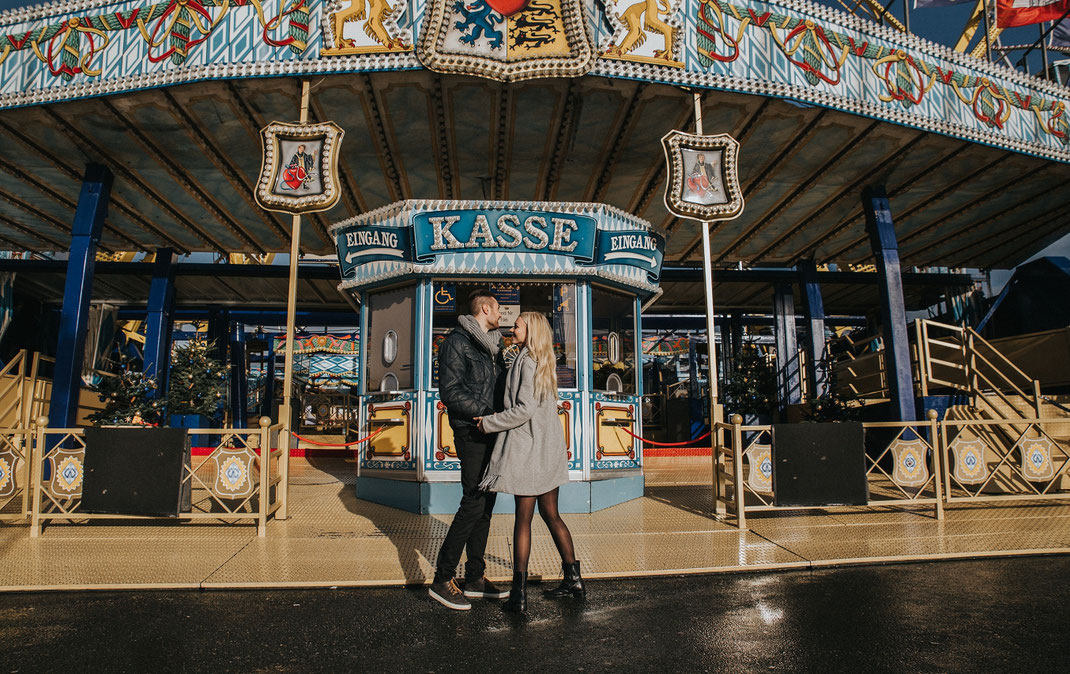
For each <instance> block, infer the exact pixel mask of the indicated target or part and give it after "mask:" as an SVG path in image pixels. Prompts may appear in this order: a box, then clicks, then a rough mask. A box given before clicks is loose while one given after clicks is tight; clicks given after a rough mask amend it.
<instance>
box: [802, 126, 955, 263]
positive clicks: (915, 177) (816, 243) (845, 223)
mask: <svg viewBox="0 0 1070 674" xmlns="http://www.w3.org/2000/svg"><path fill="white" fill-rule="evenodd" d="M971 146H972V144H971V143H968V142H962V143H959V145H958V146H957V147H956V148H955V149H954V150H952V151H951V152H949V153H947V154H945V155H943V156H942V157H940V158H938V159H937V160H936V161H934V162H933V163H931V164H929V165H928V166H926V167H925V168H924V169H923V170H921V171H918V172H917V173H914V174H912V175H911V176H910V177H909V178H907V180H906V181H904V182H902V183H900V184H899V185H897V186H895V187H894V188H891V191H889V192H888V196H889V197H893V196H895V195H897V194H901V193H903V192H904V191H906V190H908V189H910V187H911V186H912V185H914V184H915V183H917V182H919V181H920V180H922V179H924V178H926V177H928V176H929V175H930V174H931V173H932V172H933V171H936V170H937V169H939V168H940V167H942V166H943V165H944V164H946V163H947V162H949V161H951V160H952V159H954V158H955V157H957V156H959V155H960V154H962V153H963V152H965V151H966V150H967V149H968V148H970V147H971ZM894 215H895V214H894V213H893V216H894ZM864 217H865V215H864V214H863V213H862V205H861V202H860V203H859V205H858V208H857V210H855V211H854V212H852V213H851V214H850V215H848V216H847V217H846V218H843V219H841V220H840V221H839V222H837V223H836V224H835V225H833V226H832V227H830V228H829V229H827V230H825V231H824V232H822V233H821V234H820V235H818V236H817V238H815V239H814V240H813V241H811V242H810V243H809V244H807V246H806V248H805V250H803V252H802V254H801V255H800V256H799V258H800V259H803V258H810V257H813V256H814V255H815V254H816V252H817V249H818V248H820V247H821V245H822V244H823V243H825V242H826V241H828V240H829V239H831V238H832V237H834V236H836V235H837V234H839V233H840V232H842V231H844V229H846V228H849V227H851V226H852V225H853V224H854V223H855V222H858V221H859V220H862V219H864ZM896 217H898V216H896ZM862 238H863V239H864V237H862ZM833 259H835V258H834V256H832V255H826V256H825V257H824V258H823V261H827V260H833ZM819 262H820V261H819Z"/></svg>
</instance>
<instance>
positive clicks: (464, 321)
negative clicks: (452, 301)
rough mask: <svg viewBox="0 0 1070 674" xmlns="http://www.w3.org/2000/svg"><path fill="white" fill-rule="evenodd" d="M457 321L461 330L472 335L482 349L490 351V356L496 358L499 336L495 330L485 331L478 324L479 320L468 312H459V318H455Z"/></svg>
mask: <svg viewBox="0 0 1070 674" xmlns="http://www.w3.org/2000/svg"><path fill="white" fill-rule="evenodd" d="M457 323H458V324H459V325H460V327H461V329H462V330H464V331H465V332H467V333H468V334H470V335H472V337H473V338H475V340H476V341H477V342H479V343H480V344H481V345H482V346H483V348H484V349H486V350H487V351H488V352H490V356H491V358H496V357H497V356H498V343H499V342H500V340H501V336H500V334H499V332H498V331H497V330H491V331H490V332H487V331H486V330H484V329H483V326H482V325H480V324H479V321H477V320H476V319H474V318H472V317H471V316H469V315H468V314H461V316H460V318H458V319H457Z"/></svg>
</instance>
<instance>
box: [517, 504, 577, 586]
mask: <svg viewBox="0 0 1070 674" xmlns="http://www.w3.org/2000/svg"><path fill="white" fill-rule="evenodd" d="M513 498H514V499H516V519H515V520H514V523H513V571H514V572H523V571H527V570H528V557H529V556H531V520H532V518H533V517H534V516H535V503H536V501H537V502H538V504H539V514H540V515H542V521H543V522H546V528H547V529H549V530H550V535H551V536H553V538H554V545H556V546H557V552H558V553H559V554H560V555H561V561H562V562H564V563H565V564H571V563H573V562H575V561H576V551H575V549H574V548H573V547H572V534H570V533H569V532H568V527H567V526H565V521H564V520H563V519H561V515H560V513H558V512H557V489H554V490H553V491H548V492H546V493H545V494H543V495H541V496H514V497H513Z"/></svg>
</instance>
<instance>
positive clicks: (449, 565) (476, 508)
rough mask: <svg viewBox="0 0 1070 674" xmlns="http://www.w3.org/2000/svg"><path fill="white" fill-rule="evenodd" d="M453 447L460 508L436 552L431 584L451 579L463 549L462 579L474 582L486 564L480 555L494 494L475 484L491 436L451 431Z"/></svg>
mask: <svg viewBox="0 0 1070 674" xmlns="http://www.w3.org/2000/svg"><path fill="white" fill-rule="evenodd" d="M453 439H454V442H456V443H457V457H458V458H460V460H461V489H462V494H461V505H460V507H459V508H457V515H456V516H455V517H454V518H453V524H451V525H450V530H449V531H448V532H446V540H444V541H443V542H442V549H441V550H439V551H438V561H437V562H436V563H435V582H436V583H441V582H444V581H448V580H449V579H451V578H453V576H454V574H455V573H456V571H457V564H458V563H459V562H460V561H461V551H462V550H465V549H467V551H468V561H467V562H466V563H465V567H464V577H465V578H466V579H468V580H476V579H479V578H481V577H482V576H483V571H484V569H486V566H487V564H486V562H485V561H483V553H484V551H485V550H486V549H487V535H488V534H489V533H490V515H491V513H492V512H494V501H495V499H496V498H497V496H498V495H497V494H495V493H494V492H485V491H480V490H479V483H480V481H481V480H482V479H483V476H484V475H486V473H487V464H488V463H490V452H491V450H492V449H494V436H493V435H486V434H484V433H480V432H479V430H477V429H474V428H472V429H469V428H458V429H454V431H453Z"/></svg>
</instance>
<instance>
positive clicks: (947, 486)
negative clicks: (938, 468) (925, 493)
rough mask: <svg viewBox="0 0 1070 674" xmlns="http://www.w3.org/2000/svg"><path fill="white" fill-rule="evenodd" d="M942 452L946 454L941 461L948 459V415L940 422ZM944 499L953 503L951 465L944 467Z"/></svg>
mask: <svg viewBox="0 0 1070 674" xmlns="http://www.w3.org/2000/svg"><path fill="white" fill-rule="evenodd" d="M940 451H941V452H944V455H943V456H942V457H940V458H941V459H946V458H947V415H946V414H945V415H944V420H943V421H941V422H940ZM940 464H941V465H944V464H945V461H940ZM944 498H945V499H947V502H948V503H951V465H950V464H948V465H945V466H944Z"/></svg>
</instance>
